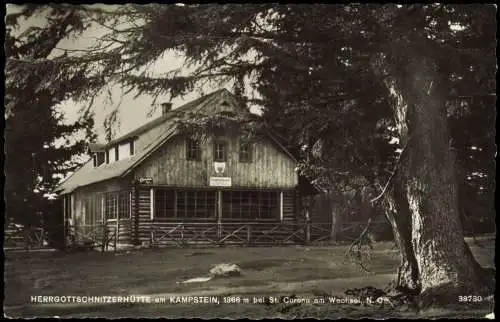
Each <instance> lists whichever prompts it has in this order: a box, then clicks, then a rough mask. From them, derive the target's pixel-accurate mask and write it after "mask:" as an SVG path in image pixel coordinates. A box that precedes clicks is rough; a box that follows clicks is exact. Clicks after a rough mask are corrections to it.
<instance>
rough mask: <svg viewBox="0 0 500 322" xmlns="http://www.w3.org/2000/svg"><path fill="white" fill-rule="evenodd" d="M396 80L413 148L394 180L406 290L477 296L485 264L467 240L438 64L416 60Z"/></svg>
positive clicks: (405, 136) (402, 130) (398, 110)
mask: <svg viewBox="0 0 500 322" xmlns="http://www.w3.org/2000/svg"><path fill="white" fill-rule="evenodd" d="M408 67H409V68H408V69H407V72H406V73H405V74H404V75H403V76H402V77H401V78H400V79H398V82H394V83H393V87H392V88H393V94H394V96H395V98H396V101H397V103H396V104H395V116H396V123H397V127H398V131H399V135H400V140H401V144H402V146H405V148H404V151H403V152H402V154H401V159H400V162H399V164H398V169H397V174H396V176H395V177H394V185H393V188H392V191H391V192H392V198H389V199H390V203H391V206H392V209H391V210H389V212H388V218H389V220H390V222H391V224H392V226H393V230H394V236H395V240H396V242H397V245H398V247H399V249H400V250H401V254H402V256H401V257H402V263H401V266H400V268H399V274H398V286H399V288H401V289H406V290H412V291H415V292H417V293H420V294H421V295H422V296H423V295H429V297H433V296H435V295H438V294H441V295H442V294H447V295H449V296H452V297H453V296H455V301H456V296H457V294H461V295H466V294H471V292H474V291H476V290H477V287H478V286H479V285H480V284H481V283H480V278H479V274H478V270H479V269H480V267H479V265H478V264H477V262H476V261H475V259H474V258H473V256H472V254H471V252H470V250H469V248H468V246H467V244H465V242H464V238H463V231H462V225H461V221H460V216H459V209H458V193H457V192H458V189H457V182H456V179H455V156H454V154H453V152H452V150H450V146H449V134H448V131H447V120H446V111H445V107H444V106H445V105H444V103H445V102H444V97H443V96H442V95H440V94H441V93H440V89H439V84H438V83H439V78H438V77H437V74H436V73H435V71H434V66H433V65H432V61H428V60H426V59H425V58H420V57H413V59H412V60H411V62H410V64H409V66H408Z"/></svg>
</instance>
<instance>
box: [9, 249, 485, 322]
mask: <svg viewBox="0 0 500 322" xmlns="http://www.w3.org/2000/svg"><path fill="white" fill-rule="evenodd" d="M469 242H470V241H469ZM480 242H481V243H483V245H484V246H483V247H479V246H478V245H475V244H474V243H472V242H471V243H470V244H471V248H472V250H473V253H474V254H475V255H476V257H477V259H478V260H479V262H480V263H481V264H482V265H487V266H493V265H494V258H493V257H494V240H491V239H482V240H480ZM346 250H347V246H328V247H300V246H297V247H273V248H197V249H145V250H136V251H130V252H120V253H111V252H109V253H99V252H87V253H70V254H66V253H61V252H31V253H26V252H9V251H7V252H6V254H5V255H6V261H5V278H4V280H5V291H4V292H5V300H4V311H5V312H6V315H7V316H10V317H25V318H26V317H33V316H38V317H41V316H60V317H82V316H85V317H88V316H93V317H126V316H129V317H168V318H174V317H205V318H210V317H231V318H244V317H248V318H260V317H265V316H267V317H301V316H309V315H312V316H317V317H330V318H336V317H343V316H349V317H362V316H370V317H385V316H394V315H399V316H401V317H406V316H407V317H410V316H412V315H413V316H414V315H415V312H412V311H411V310H410V311H408V312H405V311H401V310H398V311H397V312H396V311H395V310H394V309H393V308H392V307H391V306H390V305H389V304H388V303H384V304H382V305H380V304H376V303H375V304H374V305H373V306H368V305H365V304H363V305H356V304H328V303H317V304H314V305H313V304H301V305H298V306H292V305H287V304H284V303H280V304H269V303H268V304H253V303H249V304H242V303H240V304H223V303H220V304H170V303H168V301H169V299H170V297H175V296H219V298H218V299H219V300H221V301H222V297H223V296H226V295H230V296H233V298H236V297H239V298H240V300H243V298H247V299H249V300H250V302H252V301H253V298H254V297H255V298H261V297H276V298H279V297H281V296H292V295H296V296H297V297H301V298H305V299H315V298H316V299H318V298H320V297H321V298H323V297H324V296H326V297H328V296H337V298H339V297H342V298H346V296H345V295H344V291H345V290H346V289H349V288H351V289H352V288H361V287H366V286H373V287H376V288H384V287H385V286H386V285H387V284H388V283H389V282H390V281H391V280H392V279H393V278H394V272H395V271H396V267H397V265H398V262H399V257H398V254H397V252H396V251H395V250H394V247H393V245H392V243H387V242H386V243H378V244H376V245H375V249H374V251H373V253H372V256H371V260H370V261H368V262H367V264H366V268H367V269H368V270H369V271H365V270H363V269H362V268H361V267H360V266H359V265H358V264H356V263H354V262H352V261H349V260H348V259H346V258H345V256H344V254H345V252H346ZM224 262H231V263H235V264H237V265H239V266H240V267H241V268H242V270H243V274H242V276H238V277H231V278H219V279H212V280H210V281H207V282H202V283H189V284H186V283H181V282H182V281H185V280H187V279H190V278H194V277H200V276H206V275H207V273H208V270H209V269H210V268H211V267H212V266H213V265H215V264H218V263H224ZM127 295H136V296H139V295H144V296H149V297H150V298H151V299H153V300H154V299H160V300H161V299H166V300H167V303H166V304H165V303H158V304H155V303H148V304H144V303H143V304H137V303H136V304H130V303H113V304H108V303H104V304H103V303H101V304H95V303H94V304H81V303H59V304H39V303H33V302H32V301H31V297H32V296H127ZM281 302H283V299H282V301H281ZM485 310H486V311H487V310H489V309H488V308H486V309H484V308H481V310H479V311H477V312H476V311H474V309H472V310H469V311H468V313H459V314H461V315H462V314H469V315H470V314H472V315H479V316H484V314H485V312H486V311H485ZM453 313H454V312H434V313H431V315H432V316H442V315H453ZM486 313H487V312H486Z"/></svg>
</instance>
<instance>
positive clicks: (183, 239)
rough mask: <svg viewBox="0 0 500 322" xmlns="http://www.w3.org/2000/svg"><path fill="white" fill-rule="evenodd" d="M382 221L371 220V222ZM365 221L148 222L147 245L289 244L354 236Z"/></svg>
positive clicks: (312, 242) (314, 242) (320, 241)
mask: <svg viewBox="0 0 500 322" xmlns="http://www.w3.org/2000/svg"><path fill="white" fill-rule="evenodd" d="M382 224H385V222H372V225H373V226H377V225H382ZM365 225H366V223H365V222H349V223H345V224H343V225H342V227H341V228H340V229H338V228H337V229H335V231H332V226H331V223H329V222H323V223H319V222H315V223H313V222H310V221H304V222H300V223H261V222H246V223H245V222H239V223H238V222H231V223H194V222H189V223H188V222H183V223H171V224H170V225H168V226H165V225H158V224H155V223H152V224H151V226H150V240H149V246H150V247H159V246H177V247H185V246H195V245H207V246H208V245H212V246H226V245H240V246H282V245H292V244H305V245H307V244H317V243H323V242H328V241H338V238H339V236H340V234H339V232H340V233H346V232H350V234H347V235H346V236H349V235H351V236H352V237H350V238H349V237H348V238H347V239H348V240H349V239H352V240H354V239H355V238H356V237H357V236H356V233H357V232H361V230H362V229H363V228H364V227H365Z"/></svg>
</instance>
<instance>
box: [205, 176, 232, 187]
mask: <svg viewBox="0 0 500 322" xmlns="http://www.w3.org/2000/svg"><path fill="white" fill-rule="evenodd" d="M209 186H210V187H231V178H230V177H210V181H209Z"/></svg>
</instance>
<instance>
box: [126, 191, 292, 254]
mask: <svg viewBox="0 0 500 322" xmlns="http://www.w3.org/2000/svg"><path fill="white" fill-rule="evenodd" d="M151 188H153V189H155V187H153V186H139V187H138V188H137V193H136V195H137V198H138V202H137V211H136V212H134V213H133V216H135V217H134V218H133V219H132V221H133V222H136V223H137V235H136V236H137V238H136V240H137V243H138V244H146V245H149V244H150V243H151V242H152V241H153V239H154V240H155V241H153V242H154V243H155V245H156V246H162V245H180V244H181V243H187V244H208V245H210V244H213V245H216V244H217V245H219V244H258V245H263V244H266V243H269V244H276V243H277V242H279V241H285V239H287V238H288V237H291V236H290V235H291V234H292V233H293V232H294V231H296V230H297V229H299V228H298V226H297V225H298V223H297V220H296V216H295V213H296V209H295V207H296V200H295V193H296V192H295V190H294V189H288V190H280V192H282V194H280V195H282V203H281V205H282V219H281V218H276V220H260V221H259V220H226V221H224V220H223V221H222V222H221V223H220V225H219V224H218V223H217V220H216V219H200V220H193V219H180V218H171V219H166V218H154V216H153V218H152V216H151V206H152V202H151ZM153 194H154V193H153ZM153 207H154V206H153ZM288 239H289V240H286V242H289V243H293V242H295V241H296V240H295V239H294V238H288Z"/></svg>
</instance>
